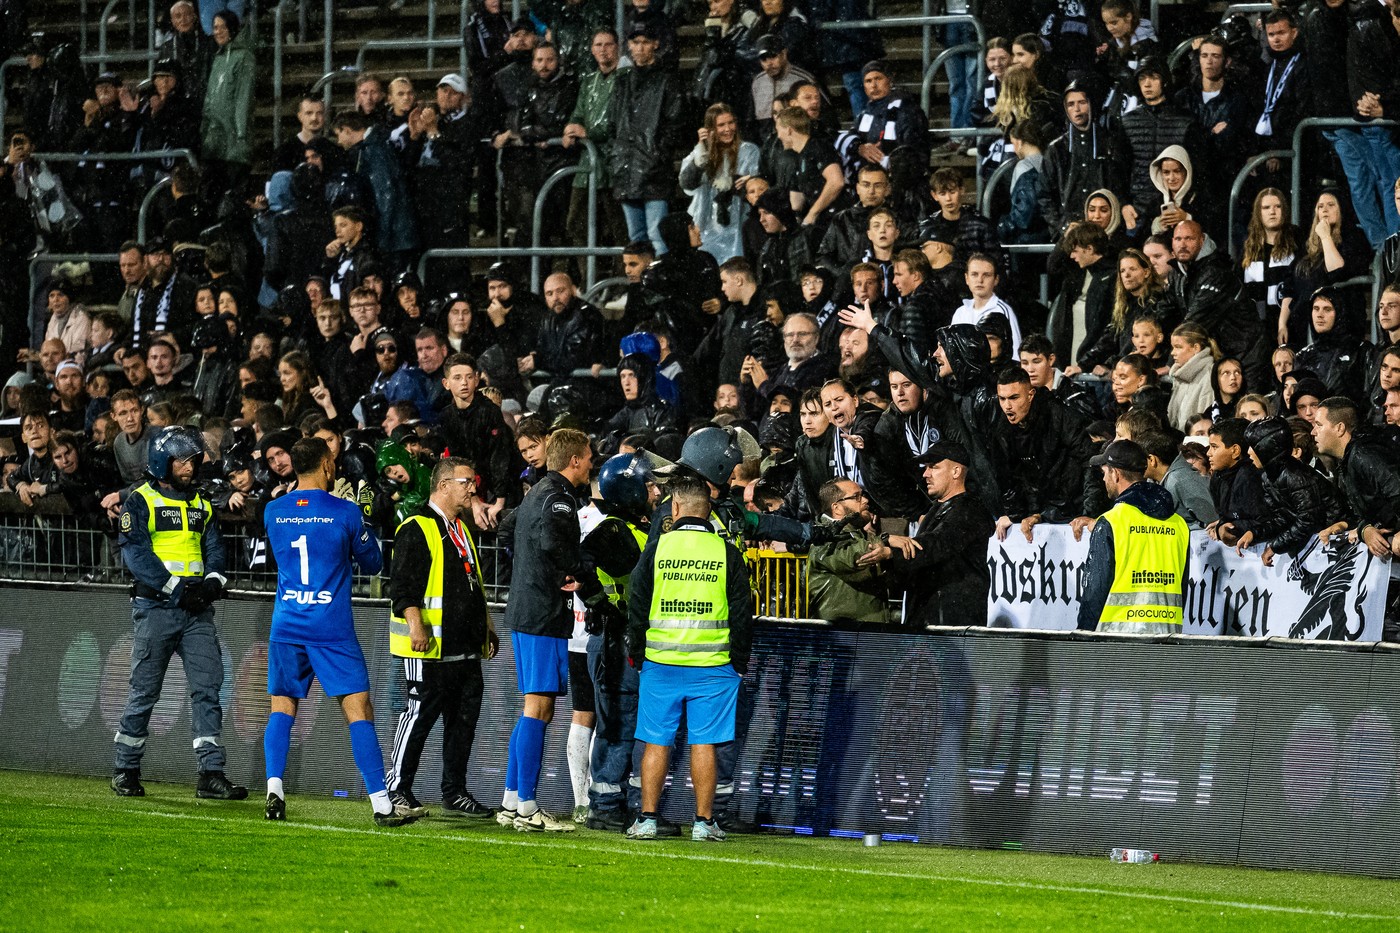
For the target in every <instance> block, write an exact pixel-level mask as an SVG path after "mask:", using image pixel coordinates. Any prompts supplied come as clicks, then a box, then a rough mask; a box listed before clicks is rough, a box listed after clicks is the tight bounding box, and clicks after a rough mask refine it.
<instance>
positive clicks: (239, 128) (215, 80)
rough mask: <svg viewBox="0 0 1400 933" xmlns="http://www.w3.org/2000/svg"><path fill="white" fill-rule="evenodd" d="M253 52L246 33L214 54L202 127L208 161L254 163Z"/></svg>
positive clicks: (200, 130) (205, 155) (205, 93)
mask: <svg viewBox="0 0 1400 933" xmlns="http://www.w3.org/2000/svg"><path fill="white" fill-rule="evenodd" d="M254 79H255V74H254V71H253V53H252V51H251V49H250V47H249V44H248V34H247V32H246V30H240V31H239V33H238V35H236V36H234V37H233V39H231V40H230V41H229V44H228V45H226V46H224V47H223V48H221V49H219V50H218V51H217V52H216V53H215V54H214V64H213V66H212V67H211V68H210V70H209V85H208V89H207V90H206V91H205V92H204V119H203V120H202V121H201V123H200V126H199V138H200V141H201V142H202V143H203V146H204V151H203V156H204V158H205V159H218V160H221V161H224V162H236V163H238V164H239V165H247V164H249V163H250V162H252V161H253V153H252V138H251V132H250V126H249V123H250V122H251V119H252V110H253V81H254Z"/></svg>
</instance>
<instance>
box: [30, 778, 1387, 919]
mask: <svg viewBox="0 0 1400 933" xmlns="http://www.w3.org/2000/svg"><path fill="white" fill-rule="evenodd" d="M44 806H50V807H67V806H71V805H66V804H60V803H50V804H44ZM82 809H96V808H92V807H86V808H82ZM124 812H127V813H132V814H140V815H145V816H159V817H164V818H166V819H172V820H198V821H203V822H210V823H246V822H248V821H247V820H245V819H230V818H229V817H223V816H204V815H200V814H193V813H169V812H166V811H162V810H128V811H124ZM284 825H285V826H286V827H287V828H288V829H292V828H295V829H309V830H315V831H317V832H327V833H349V834H351V835H357V836H393V835H395V834H394V833H393V832H385V831H383V830H376V829H359V828H356V827H354V826H334V825H330V824H325V823H296V822H288V823H285V824H284ZM401 838H404V839H445V840H448V841H450V842H476V843H481V844H484V845H493V846H517V847H521V848H529V849H541V848H543V849H549V848H557V847H556V846H554V844H553V843H548V842H534V841H531V840H528V839H501V838H498V837H495V836H463V835H459V834H455V833H436V834H434V835H432V836H416V835H414V836H409V835H403V836H401ZM664 844H665V843H660V845H664ZM653 845H654V844H653ZM593 851H597V852H603V853H607V854H609V855H632V856H642V857H648V856H649V857H653V858H668V859H677V860H680V861H686V862H714V863H723V864H728V865H762V866H764V867H766V868H781V869H786V870H789V871H816V872H827V873H831V874H844V875H865V876H869V877H875V878H899V879H901V880H909V881H940V882H945V883H948V884H971V885H981V886H983V887H992V888H1013V889H1016V890H1022V891H1053V892H1055V893H1058V894H1092V895H1096V896H1101V897H1122V898H1129V899H1132V900H1140V901H1160V902H1165V903H1171V904H1190V905H1192V906H1197V907H1221V908H1229V909H1232V910H1246V911H1259V912H1263V913H1275V914H1298V915H1302V916H1308V917H1332V918H1335V919H1338V920H1389V921H1400V916H1396V915H1394V914H1359V913H1350V912H1347V911H1341V910H1320V909H1317V908H1313V907H1289V906H1286V905H1283V904H1256V903H1251V902H1248V901H1217V900H1211V899H1210V898H1203V897H1186V896H1184V895H1179V894H1153V893H1151V892H1147V891H1120V890H1115V889H1113V888H1091V887H1086V886H1081V885H1067V884H1041V883H1038V882H1031V881H1002V880H998V879H995V878H970V877H965V876H962V875H921V874H917V873H914V872H900V871H881V870H879V869H874V868H848V867H843V866H839V865H803V864H801V863H797V862H775V861H772V860H770V859H749V858H737V857H733V856H722V855H689V854H686V853H682V852H666V851H664V850H662V849H660V848H653V847H650V846H649V845H648V843H637V844H636V845H635V846H628V847H625V848H617V847H613V846H601V847H598V848H596V849H594V850H593Z"/></svg>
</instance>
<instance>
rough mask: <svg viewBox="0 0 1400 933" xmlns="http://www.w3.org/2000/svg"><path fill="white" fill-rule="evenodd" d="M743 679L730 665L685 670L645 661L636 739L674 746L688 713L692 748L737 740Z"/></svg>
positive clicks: (638, 707)
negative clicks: (735, 712) (677, 731)
mask: <svg viewBox="0 0 1400 933" xmlns="http://www.w3.org/2000/svg"><path fill="white" fill-rule="evenodd" d="M741 679H742V678H740V677H739V672H738V671H736V670H734V668H733V667H731V666H730V665H728V664H722V665H720V666H719V667H681V666H680V665H676V664H657V663H656V662H655V661H647V662H646V663H644V664H643V665H642V673H641V690H640V695H639V697H638V700H637V738H639V739H641V740H642V741H643V742H647V743H649V744H651V745H670V744H671V743H672V742H674V741H675V740H676V730H677V729H678V728H679V727H680V723H681V711H682V710H684V711H685V722H686V732H687V738H686V741H687V742H688V743H689V744H691V745H718V744H720V743H721V742H732V741H734V711H735V708H736V707H737V706H738V703H739V682H740V680H741Z"/></svg>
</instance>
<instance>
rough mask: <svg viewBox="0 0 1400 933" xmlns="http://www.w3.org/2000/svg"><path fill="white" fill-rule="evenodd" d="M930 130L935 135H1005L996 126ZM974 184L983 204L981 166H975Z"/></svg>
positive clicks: (977, 198) (947, 127)
mask: <svg viewBox="0 0 1400 933" xmlns="http://www.w3.org/2000/svg"><path fill="white" fill-rule="evenodd" d="M928 131H929V134H930V135H933V136H975V137H978V138H981V137H984V136H985V137H1000V136H1002V135H1003V131H1002V130H1001V128H1000V127H995V126H966V127H956V126H930V127H929V128H928ZM972 184H973V185H974V189H973V190H974V191H975V192H976V200H977V203H978V204H981V203H982V189H983V187H984V183H983V180H982V170H981V166H977V165H974V166H973V172H972Z"/></svg>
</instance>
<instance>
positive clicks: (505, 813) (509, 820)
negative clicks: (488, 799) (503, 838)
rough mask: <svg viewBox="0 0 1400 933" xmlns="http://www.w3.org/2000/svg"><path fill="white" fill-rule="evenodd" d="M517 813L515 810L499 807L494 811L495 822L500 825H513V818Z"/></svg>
mask: <svg viewBox="0 0 1400 933" xmlns="http://www.w3.org/2000/svg"><path fill="white" fill-rule="evenodd" d="M519 815H520V814H519V813H518V812H516V811H515V810H511V809H509V808H507V807H501V809H499V810H497V811H496V822H497V823H500V824H501V825H502V826H514V825H515V818H516V817H517V816H519Z"/></svg>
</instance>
